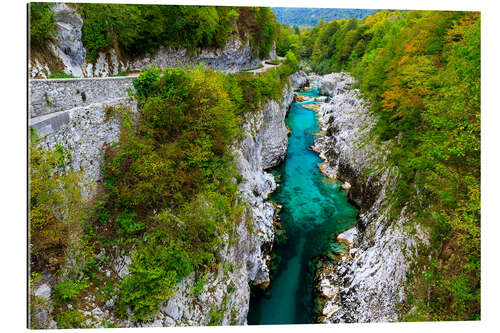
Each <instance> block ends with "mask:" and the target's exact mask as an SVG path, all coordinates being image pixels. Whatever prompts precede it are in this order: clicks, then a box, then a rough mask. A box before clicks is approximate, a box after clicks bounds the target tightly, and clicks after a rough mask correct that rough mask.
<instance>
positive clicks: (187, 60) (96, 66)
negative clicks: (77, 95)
mask: <svg viewBox="0 0 500 333" xmlns="http://www.w3.org/2000/svg"><path fill="white" fill-rule="evenodd" d="M52 9H53V11H54V18H55V21H56V32H57V36H56V38H55V41H54V43H50V44H49V46H48V49H49V51H50V53H51V56H48V57H47V56H46V57H43V58H42V57H36V56H32V57H31V59H30V61H29V73H30V77H32V78H35V77H36V78H46V77H47V76H48V75H50V74H52V72H53V71H54V67H62V68H61V69H60V70H62V71H64V72H65V73H66V74H70V75H73V76H76V77H105V76H112V75H117V74H118V73H120V72H125V71H128V72H134V71H141V70H144V69H145V68H146V66H148V65H156V66H158V67H160V68H162V69H163V68H165V67H177V66H178V63H179V62H180V63H181V64H182V65H183V66H186V65H190V64H198V63H201V62H203V63H205V64H206V66H207V67H210V68H212V69H216V70H221V71H224V72H238V71H240V70H242V69H248V68H252V67H255V66H257V65H258V64H259V63H260V60H259V59H258V58H257V57H255V56H254V52H252V49H251V48H250V45H249V42H248V41H247V42H242V41H241V40H240V39H238V38H232V39H230V40H228V42H227V43H226V45H225V47H224V48H222V49H200V50H196V51H192V52H190V51H188V50H187V49H182V48H174V47H159V48H158V49H157V50H156V52H154V53H153V54H149V53H148V54H145V55H143V56H140V57H135V58H132V59H128V58H127V59H124V58H120V57H119V54H118V52H117V51H116V50H115V49H111V50H109V51H107V52H100V53H99V56H98V57H97V60H96V61H95V63H88V62H87V59H86V51H85V48H84V46H83V43H82V40H81V38H82V27H83V24H84V21H83V19H82V18H81V16H80V15H79V14H78V13H77V12H76V11H75V9H74V8H73V7H68V6H67V5H66V4H64V3H57V4H55V5H54V6H53V7H52ZM273 50H274V49H273ZM272 54H273V52H272V51H271V55H272ZM274 56H275V52H274ZM44 59H51V61H50V63H48V62H47V61H46V60H44ZM54 62H57V63H58V65H57V66H54Z"/></svg>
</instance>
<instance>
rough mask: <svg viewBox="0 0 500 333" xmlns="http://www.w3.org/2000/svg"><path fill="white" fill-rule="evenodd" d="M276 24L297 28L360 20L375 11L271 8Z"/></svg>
mask: <svg viewBox="0 0 500 333" xmlns="http://www.w3.org/2000/svg"><path fill="white" fill-rule="evenodd" d="M271 10H272V12H273V13H274V14H276V18H277V19H278V22H280V23H281V24H288V25H298V26H309V27H312V26H315V25H316V24H318V22H319V21H320V20H323V21H326V22H328V21H335V20H340V19H350V18H362V17H365V16H368V15H371V14H373V13H374V12H376V10H375V9H348V8H290V7H272V8H271Z"/></svg>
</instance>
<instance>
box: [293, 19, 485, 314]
mask: <svg viewBox="0 0 500 333" xmlns="http://www.w3.org/2000/svg"><path fill="white" fill-rule="evenodd" d="M328 29H331V31H335V33H334V34H332V35H330V36H329V37H328V38H326V36H327V35H329V34H325V33H324V32H325V31H326V30H328ZM323 36H325V38H323ZM301 37H302V40H301V43H300V44H301V46H300V47H301V52H302V53H301V55H302V56H303V57H306V58H310V59H311V61H312V66H311V67H312V68H313V70H315V71H318V72H320V73H326V72H330V71H340V70H348V71H351V72H352V73H353V74H354V75H355V76H356V78H357V79H358V82H359V86H360V88H361V90H362V91H363V92H364V93H365V95H366V96H367V97H368V98H369V99H370V100H371V104H372V111H373V112H374V113H375V114H376V115H377V116H378V118H379V120H378V122H377V125H376V127H375V129H374V134H375V135H377V136H378V137H379V139H380V140H389V139H391V140H392V142H393V148H392V151H391V155H390V162H391V163H392V164H394V165H395V166H397V167H398V169H399V172H400V175H401V178H400V180H399V181H398V183H397V188H396V191H395V193H394V194H393V195H392V197H391V199H392V200H393V201H394V202H395V205H394V210H395V213H396V214H395V215H396V216H397V215H398V214H399V212H400V211H401V209H402V207H403V206H406V208H407V209H409V210H410V211H411V212H413V213H414V214H415V219H414V220H415V221H417V222H419V223H420V224H423V225H426V226H428V227H430V229H431V244H430V246H429V249H428V251H429V254H430V257H429V256H422V257H421V258H420V260H419V261H418V263H417V264H416V265H415V267H414V274H413V276H414V279H413V280H412V285H411V291H410V294H411V295H412V296H411V297H410V301H409V304H413V305H416V306H417V310H416V311H414V312H412V313H411V314H408V317H407V319H408V320H473V319H477V318H478V315H479V311H480V68H481V66H480V65H481V64H480V49H481V48H480V17H479V14H478V13H474V12H432V11H409V12H398V11H396V12H388V11H381V12H378V13H376V14H374V15H372V16H369V17H367V18H364V19H362V20H348V21H346V20H342V21H339V22H330V23H323V24H320V25H318V26H317V27H315V28H313V29H311V30H310V31H307V32H304V33H302V35H301ZM310 49H311V51H310ZM424 267H426V268H424Z"/></svg>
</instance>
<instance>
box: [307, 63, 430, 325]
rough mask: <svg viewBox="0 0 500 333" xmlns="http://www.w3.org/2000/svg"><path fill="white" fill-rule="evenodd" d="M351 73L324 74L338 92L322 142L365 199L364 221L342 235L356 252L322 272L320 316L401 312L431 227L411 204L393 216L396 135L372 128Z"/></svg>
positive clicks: (336, 169) (322, 83) (323, 116)
mask: <svg viewBox="0 0 500 333" xmlns="http://www.w3.org/2000/svg"><path fill="white" fill-rule="evenodd" d="M353 83H354V79H353V78H352V77H351V76H350V75H349V74H346V73H334V74H329V75H325V76H323V77H320V78H319V80H318V89H319V91H320V93H321V94H324V95H328V96H330V100H329V101H328V103H325V104H323V105H322V106H321V108H320V110H319V112H318V116H319V122H320V125H321V129H322V132H323V133H324V136H322V137H320V138H318V139H316V141H315V144H314V150H315V151H317V152H318V153H319V154H320V157H321V158H323V159H324V160H325V162H324V163H323V165H322V171H323V172H324V173H325V174H326V175H327V176H329V177H330V178H336V179H339V180H340V181H342V182H344V188H345V189H348V191H349V193H348V196H349V198H350V199H351V200H352V201H353V202H354V203H355V204H356V205H357V206H358V207H360V212H359V216H358V219H357V225H356V226H355V227H354V228H353V229H351V230H348V231H346V232H345V233H343V234H341V235H339V236H338V238H337V239H338V241H339V242H343V243H345V244H346V245H348V248H349V252H348V254H346V255H341V256H340V258H339V261H338V263H333V264H328V265H326V266H325V267H323V269H322V270H321V271H320V272H319V275H318V277H317V289H318V292H319V294H320V295H321V298H322V302H323V305H322V311H321V314H320V316H319V321H320V322H323V323H339V322H384V321H396V320H398V305H399V304H401V303H403V302H404V301H405V280H406V272H407V270H408V268H409V266H410V264H411V262H412V258H413V257H414V256H415V255H416V246H417V244H418V242H422V241H423V242H425V241H426V237H427V236H426V235H425V233H423V232H422V231H421V230H419V228H418V227H417V226H415V225H413V224H412V223H410V220H411V215H409V214H405V210H404V209H403V210H402V211H401V212H400V214H399V216H397V217H391V214H390V209H391V203H390V200H389V199H388V196H387V195H388V194H390V193H392V192H393V190H394V188H395V185H396V182H397V180H398V171H397V169H396V168H394V167H392V166H391V164H390V163H389V162H388V160H387V157H388V154H389V152H390V149H391V142H384V143H379V142H377V141H376V139H375V138H373V137H372V135H371V130H372V128H373V126H374V125H375V123H376V118H375V117H374V116H373V115H372V114H371V113H370V112H369V106H368V104H367V103H365V101H364V100H363V98H362V96H361V93H360V91H359V90H357V89H352V85H353Z"/></svg>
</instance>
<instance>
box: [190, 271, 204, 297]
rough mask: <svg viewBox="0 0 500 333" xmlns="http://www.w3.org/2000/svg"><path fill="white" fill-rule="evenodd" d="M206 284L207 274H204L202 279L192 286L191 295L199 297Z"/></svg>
mask: <svg viewBox="0 0 500 333" xmlns="http://www.w3.org/2000/svg"><path fill="white" fill-rule="evenodd" d="M206 284H207V274H206V273H205V274H204V275H203V277H202V278H200V279H198V282H196V284H195V285H194V286H193V295H194V296H196V297H198V296H200V294H201V292H202V291H203V288H205V285H206Z"/></svg>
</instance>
